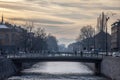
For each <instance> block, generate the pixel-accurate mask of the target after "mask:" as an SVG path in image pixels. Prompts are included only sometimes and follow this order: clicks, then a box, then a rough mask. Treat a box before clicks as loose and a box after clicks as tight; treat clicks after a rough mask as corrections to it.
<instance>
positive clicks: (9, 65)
mask: <svg viewBox="0 0 120 80" xmlns="http://www.w3.org/2000/svg"><path fill="white" fill-rule="evenodd" d="M16 72H17V69H16V67H15V65H14V64H13V62H12V61H11V60H9V59H5V58H3V57H0V80H3V79H4V78H7V77H9V76H12V75H14V74H15V73H16Z"/></svg>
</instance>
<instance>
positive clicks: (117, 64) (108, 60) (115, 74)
mask: <svg viewBox="0 0 120 80" xmlns="http://www.w3.org/2000/svg"><path fill="white" fill-rule="evenodd" d="M101 72H102V74H104V75H105V76H107V77H110V78H111V79H112V80H120V57H112V56H110V57H104V59H103V61H102V64H101Z"/></svg>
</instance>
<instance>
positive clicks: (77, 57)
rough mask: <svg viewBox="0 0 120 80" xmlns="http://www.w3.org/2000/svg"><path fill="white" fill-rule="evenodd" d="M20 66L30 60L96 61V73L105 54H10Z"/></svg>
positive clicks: (10, 57)
mask: <svg viewBox="0 0 120 80" xmlns="http://www.w3.org/2000/svg"><path fill="white" fill-rule="evenodd" d="M7 58H8V59H11V60H12V61H13V62H14V63H15V65H16V66H18V68H20V67H22V63H25V62H27V63H29V62H45V61H47V62H49V61H68V62H86V63H95V69H96V70H95V73H96V74H100V72H101V70H100V69H101V67H100V66H101V61H102V58H103V55H100V54H94V53H91V54H90V53H82V54H81V53H70V52H52V53H22V54H19V53H16V54H8V55H7Z"/></svg>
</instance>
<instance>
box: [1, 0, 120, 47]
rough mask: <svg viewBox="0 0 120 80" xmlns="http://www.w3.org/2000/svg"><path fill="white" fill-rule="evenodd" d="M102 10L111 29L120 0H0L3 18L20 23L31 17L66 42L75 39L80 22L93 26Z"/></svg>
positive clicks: (35, 23)
mask: <svg viewBox="0 0 120 80" xmlns="http://www.w3.org/2000/svg"><path fill="white" fill-rule="evenodd" d="M102 11H104V12H105V13H106V14H108V16H110V20H109V22H108V27H109V32H110V27H111V26H110V25H111V24H112V23H113V22H114V21H116V20H117V19H120V0H0V15H2V13H3V15H4V17H5V19H6V21H8V20H9V22H11V23H14V24H20V25H22V24H25V23H26V21H27V20H32V21H33V22H34V25H35V27H43V28H45V30H46V32H47V33H51V34H53V35H54V36H56V37H57V39H58V42H59V44H61V43H63V44H66V45H68V44H69V43H71V42H74V41H75V39H76V37H77V36H78V34H79V31H80V28H81V27H82V26H85V25H92V26H93V27H95V26H96V22H97V21H96V19H97V17H98V16H99V15H100V14H101V12H102ZM111 12H112V13H115V14H116V15H114V16H112V15H111V14H110V13H111Z"/></svg>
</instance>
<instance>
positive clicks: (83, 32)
mask: <svg viewBox="0 0 120 80" xmlns="http://www.w3.org/2000/svg"><path fill="white" fill-rule="evenodd" d="M94 32H95V31H94V28H93V27H92V26H91V25H87V26H84V27H83V28H81V29H80V34H79V36H78V38H77V41H81V40H84V39H87V38H90V37H93V36H94Z"/></svg>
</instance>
